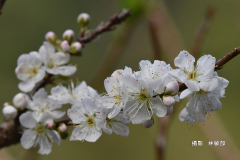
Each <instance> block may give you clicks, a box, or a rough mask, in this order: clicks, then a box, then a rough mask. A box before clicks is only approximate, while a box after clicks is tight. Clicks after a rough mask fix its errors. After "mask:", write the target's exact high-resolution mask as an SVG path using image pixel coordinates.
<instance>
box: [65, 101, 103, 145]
mask: <svg viewBox="0 0 240 160" xmlns="http://www.w3.org/2000/svg"><path fill="white" fill-rule="evenodd" d="M99 111H100V108H99V107H98V106H97V104H96V103H95V101H94V100H93V99H92V98H89V97H86V98H84V99H83V100H82V101H81V102H79V103H76V104H74V105H73V106H72V108H71V109H68V116H69V118H70V119H71V120H72V123H74V124H76V126H75V128H74V130H73V132H72V135H71V137H70V141H76V140H79V141H84V140H86V141H88V142H95V141H97V139H98V138H99V137H100V136H101V135H102V129H100V128H99V127H98V123H96V119H98V118H99Z"/></svg>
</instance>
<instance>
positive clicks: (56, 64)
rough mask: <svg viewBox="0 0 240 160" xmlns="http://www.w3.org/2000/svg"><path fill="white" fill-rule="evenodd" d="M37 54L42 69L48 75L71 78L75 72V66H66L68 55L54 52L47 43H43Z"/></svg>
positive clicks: (51, 46)
mask: <svg viewBox="0 0 240 160" xmlns="http://www.w3.org/2000/svg"><path fill="white" fill-rule="evenodd" d="M39 54H40V56H41V58H42V60H43V63H44V69H45V70H46V72H48V73H50V74H53V75H62V76H71V75H73V74H74V73H75V72H76V70H77V67H76V66H73V65H66V64H68V62H69V60H70V54H68V53H63V52H55V47H54V46H53V45H52V44H51V43H49V42H46V41H45V42H43V45H42V46H41V47H40V49H39Z"/></svg>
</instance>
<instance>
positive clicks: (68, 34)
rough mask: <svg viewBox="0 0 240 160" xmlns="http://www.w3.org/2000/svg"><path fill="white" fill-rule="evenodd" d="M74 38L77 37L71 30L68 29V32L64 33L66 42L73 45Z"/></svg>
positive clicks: (63, 36)
mask: <svg viewBox="0 0 240 160" xmlns="http://www.w3.org/2000/svg"><path fill="white" fill-rule="evenodd" d="M74 36H75V33H74V31H73V30H71V29H68V30H66V31H65V32H64V33H63V35H62V38H63V39H64V40H67V41H68V42H69V43H71V42H72V40H73V38H74Z"/></svg>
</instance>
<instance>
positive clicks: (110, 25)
mask: <svg viewBox="0 0 240 160" xmlns="http://www.w3.org/2000/svg"><path fill="white" fill-rule="evenodd" d="M130 15H131V10H130V9H123V10H122V12H120V13H117V14H115V15H114V16H113V17H111V18H110V19H109V20H108V21H107V22H105V23H104V24H100V25H99V26H97V27H96V28H95V29H94V30H92V31H91V33H89V34H88V35H86V36H83V37H82V36H79V37H78V41H79V42H80V43H81V44H86V43H88V42H91V41H92V40H93V39H95V38H96V37H97V36H98V35H100V34H102V33H103V32H106V31H111V30H113V29H115V25H117V24H120V23H121V22H122V21H124V20H125V19H126V18H128V17H129V16H130Z"/></svg>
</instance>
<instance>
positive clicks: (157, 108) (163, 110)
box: [150, 96, 167, 117]
mask: <svg viewBox="0 0 240 160" xmlns="http://www.w3.org/2000/svg"><path fill="white" fill-rule="evenodd" d="M150 101H151V103H152V104H153V105H152V106H151V107H152V110H153V112H154V113H155V114H156V115H157V116H158V117H164V116H165V115H166V114H167V107H166V106H165V105H164V104H163V102H162V100H161V99H160V97H159V96H157V97H156V98H151V99H150Z"/></svg>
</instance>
